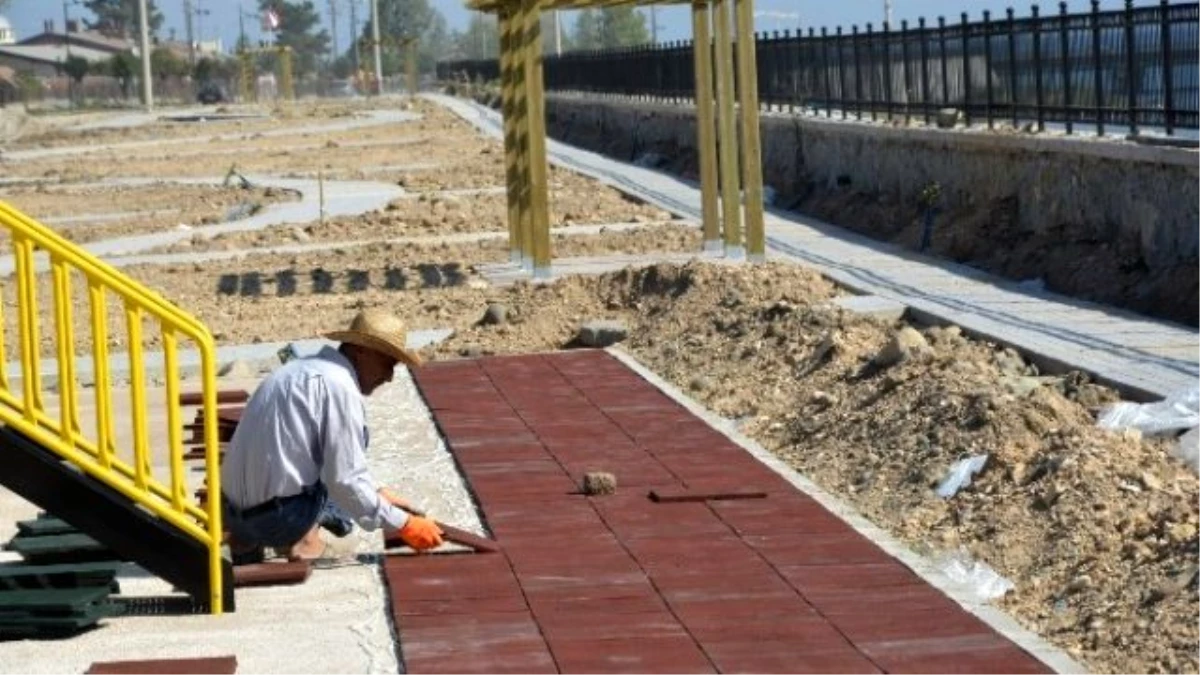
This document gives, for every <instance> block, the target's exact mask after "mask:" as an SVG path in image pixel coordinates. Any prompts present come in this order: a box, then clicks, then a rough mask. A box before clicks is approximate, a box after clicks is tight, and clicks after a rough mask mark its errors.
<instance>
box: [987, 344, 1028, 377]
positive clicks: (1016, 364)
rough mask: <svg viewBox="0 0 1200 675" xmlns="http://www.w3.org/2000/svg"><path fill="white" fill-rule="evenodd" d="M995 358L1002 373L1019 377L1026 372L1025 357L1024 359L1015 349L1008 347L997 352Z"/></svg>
mask: <svg viewBox="0 0 1200 675" xmlns="http://www.w3.org/2000/svg"><path fill="white" fill-rule="evenodd" d="M994 360H995V361H996V367H997V368H999V369H1000V372H1001V373H1004V374H1006V375H1013V376H1017V377H1020V376H1022V375H1024V374H1025V373H1026V366H1025V359H1022V358H1021V355H1020V354H1018V353H1017V352H1016V350H1014V349H1011V348H1008V349H1004V350H1003V351H999V352H996V354H995V356H994Z"/></svg>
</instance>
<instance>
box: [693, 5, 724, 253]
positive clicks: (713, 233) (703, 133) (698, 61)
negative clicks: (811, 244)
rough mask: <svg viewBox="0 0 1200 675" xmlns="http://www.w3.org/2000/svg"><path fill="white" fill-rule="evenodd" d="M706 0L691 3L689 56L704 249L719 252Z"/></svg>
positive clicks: (715, 146) (715, 161)
mask: <svg viewBox="0 0 1200 675" xmlns="http://www.w3.org/2000/svg"><path fill="white" fill-rule="evenodd" d="M710 14H711V13H710V12H709V10H708V0H698V1H696V2H693V3H692V36H693V39H692V52H693V53H692V56H693V62H694V64H695V65H694V68H695V75H696V143H697V145H698V146H699V150H700V152H699V155H700V204H701V215H702V221H703V229H704V250H705V251H719V250H721V248H722V243H721V213H720V210H719V207H718V205H717V190H718V183H717V127H716V104H715V103H714V102H713V67H712V63H713V58H712V38H711V36H710V34H711V31H710V30H709V24H710V23H711V18H710Z"/></svg>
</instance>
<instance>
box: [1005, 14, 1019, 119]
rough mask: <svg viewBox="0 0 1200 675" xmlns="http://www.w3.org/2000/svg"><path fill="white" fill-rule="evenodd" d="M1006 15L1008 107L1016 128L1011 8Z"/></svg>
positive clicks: (1014, 52)
mask: <svg viewBox="0 0 1200 675" xmlns="http://www.w3.org/2000/svg"><path fill="white" fill-rule="evenodd" d="M1007 14H1008V105H1009V107H1010V108H1011V109H1012V125H1013V127H1014V128H1015V127H1016V126H1017V26H1016V19H1014V18H1013V8H1012V7H1009V8H1008V10H1007Z"/></svg>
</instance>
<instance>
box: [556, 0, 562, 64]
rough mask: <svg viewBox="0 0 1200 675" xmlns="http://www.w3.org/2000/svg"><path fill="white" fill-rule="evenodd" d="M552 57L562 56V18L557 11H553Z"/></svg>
mask: <svg viewBox="0 0 1200 675" xmlns="http://www.w3.org/2000/svg"><path fill="white" fill-rule="evenodd" d="M554 55H555V56H562V16H561V12H560V11H559V10H557V9H556V10H554Z"/></svg>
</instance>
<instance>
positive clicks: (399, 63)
mask: <svg viewBox="0 0 1200 675" xmlns="http://www.w3.org/2000/svg"><path fill="white" fill-rule="evenodd" d="M413 37H415V38H417V49H418V60H419V67H420V70H422V71H426V72H428V71H431V70H433V68H434V66H435V64H436V63H437V61H438V59H439V58H441V57H442V56H443V55H445V54H447V53H449V51H450V49H451V47H452V40H451V37H450V34H449V31H448V30H447V28H446V19H445V17H443V16H442V14H441V12H439V11H437V10H436V9H433V8H432V7H430V5H429V0H379V38H380V41H381V42H383V45H382V50H383V54H382V56H383V59H382V60H383V72H384V74H385V75H394V74H396V73H400V72H403V71H404V51H405V50H404V47H403V45H404V42H405V41H406V40H408V39H410V38H413ZM360 39H361V40H362V42H361V44H362V45H363V55H364V57H365V59H364V60H365V64H366V63H370V59H371V58H372V57H371V54H370V48H369V46H370V41H371V22H370V21H369V20H368V21H367V22H366V25H365V26H364V27H363V32H362V35H361V38H360ZM365 64H364V67H366V66H365Z"/></svg>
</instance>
